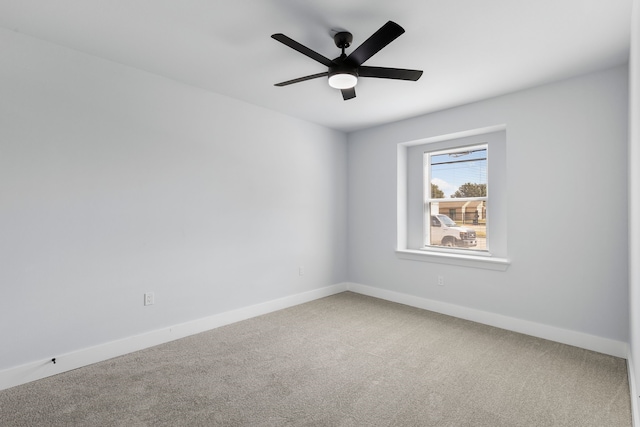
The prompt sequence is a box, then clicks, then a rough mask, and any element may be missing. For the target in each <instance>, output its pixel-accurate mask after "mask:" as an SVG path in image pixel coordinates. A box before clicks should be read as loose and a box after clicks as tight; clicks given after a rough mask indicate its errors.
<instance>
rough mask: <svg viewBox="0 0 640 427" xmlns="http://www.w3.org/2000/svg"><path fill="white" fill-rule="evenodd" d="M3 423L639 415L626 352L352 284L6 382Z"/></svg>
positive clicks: (498, 420)
mask: <svg viewBox="0 0 640 427" xmlns="http://www.w3.org/2000/svg"><path fill="white" fill-rule="evenodd" d="M0 425H2V426H403V427H404V426H452V427H453V426H455V427H460V426H474V427H482V426H490V427H500V426H509V427H513V426H536V427H541V426H571V427H576V426H580V427H588V426H594V427H627V426H631V409H630V396H629V385H628V381H627V370H626V363H625V361H624V360H623V359H619V358H616V357H612V356H607V355H604V354H600V353H595V352H592V351H588V350H584V349H580V348H576V347H572V346H568V345H564V344H559V343H555V342H551V341H546V340H543V339H538V338H533V337H530V336H526V335H521V334H517V333H514V332H509V331H505V330H502V329H497V328H493V327H489V326H485V325H480V324H477V323H473V322H469V321H465V320H461V319H457V318H453V317H449V316H445V315H441V314H436V313H433V312H429V311H424V310H420V309H416V308H412V307H408V306H404V305H400V304H395V303H391V302H387V301H382V300H379V299H375V298H371V297H367V296H363V295H358V294H354V293H350V292H345V293H341V294H338V295H334V296H331V297H327V298H323V299H320V300H316V301H313V302H310V303H306V304H302V305H299V306H296V307H292V308H289V309H285V310H281V311H278V312H274V313H270V314H267V315H264V316H260V317H256V318H253V319H249V320H245V321H242V322H238V323H234V324H232V325H228V326H224V327H221V328H218V329H215V330H212V331H208V332H204V333H201V334H198V335H194V336H190V337H187V338H183V339H180V340H176V341H173V342H170V343H167V344H163V345H159V346H156V347H152V348H148V349H145V350H142V351H138V352H135V353H131V354H127V355H125V356H121V357H117V358H114V359H110V360H107V361H104V362H101V363H96V364H94V365H91V366H87V367H83V368H80V369H77V370H74V371H70V372H66V373H64V374H60V375H56V376H53V377H49V378H45V379H42V380H39V381H35V382H32V383H28V384H24V385H21V386H18V387H13V388H11V389H8V390H4V391H0Z"/></svg>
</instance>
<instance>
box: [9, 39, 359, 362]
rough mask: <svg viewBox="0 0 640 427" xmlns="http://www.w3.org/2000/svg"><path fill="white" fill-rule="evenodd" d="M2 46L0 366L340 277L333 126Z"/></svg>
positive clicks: (341, 159) (59, 55)
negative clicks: (148, 300) (150, 296)
mask: <svg viewBox="0 0 640 427" xmlns="http://www.w3.org/2000/svg"><path fill="white" fill-rule="evenodd" d="M0 46H1V47H2V67H0V194H1V209H0V224H1V226H0V286H1V292H2V294H1V297H0V337H1V338H0V339H1V341H0V370H2V369H6V368H9V367H12V366H15V365H18V364H23V363H27V362H30V361H34V360H41V359H43V358H44V359H46V358H47V357H52V356H53V355H56V354H63V353H67V352H70V351H74V350H77V349H81V348H84V347H88V346H92V345H96V344H101V343H105V342H109V341H111V340H116V339H119V338H123V337H128V336H132V335H136V334H139V333H143V332H145V331H150V330H154V329H158V328H162V327H165V326H170V325H174V324H177V323H181V322H185V321H188V320H192V319H198V318H202V317H205V316H209V315H213V314H216V313H220V312H224V311H228V310H232V309H234V308H239V307H245V306H249V305H251V304H256V303H259V302H263V301H269V300H273V299H275V298H280V297H284V296H287V295H293V294H297V293H300V292H304V291H307V290H312V289H318V288H321V287H325V286H328V285H332V284H336V283H340V282H343V281H345V279H346V249H345V248H346V161H347V160H346V136H345V135H344V134H343V133H340V132H335V131H331V130H328V129H326V128H323V127H320V126H317V125H313V124H310V123H306V122H303V121H300V120H297V119H293V118H290V117H287V116H284V115H281V114H277V113H274V112H271V111H268V110H265V109H262V108H258V107H254V106H251V105H248V104H245V103H241V102H238V101H235V100H232V99H229V98H226V97H223V96H219V95H216V94H212V93H208V92H205V91H202V90H200V89H196V88H193V87H189V86H186V85H182V84H180V83H177V82H174V81H171V80H168V79H164V78H162V77H158V76H154V75H151V74H148V73H145V72H142V71H139V70H135V69H132V68H128V67H124V66H121V65H118V64H114V63H110V62H107V61H104V60H101V59H98V58H94V57H90V56H87V55H84V54H81V53H78V52H75V51H72V50H68V49H65V48H62V47H59V46H56V45H52V44H48V43H44V42H41V41H37V40H35V39H31V38H28V37H25V36H23V35H20V34H17V33H14V32H10V31H5V30H2V31H0ZM299 266H304V267H305V274H304V276H299V275H298V267H299ZM147 291H152V292H154V293H155V298H156V304H155V305H154V306H151V307H144V306H143V293H144V292H147Z"/></svg>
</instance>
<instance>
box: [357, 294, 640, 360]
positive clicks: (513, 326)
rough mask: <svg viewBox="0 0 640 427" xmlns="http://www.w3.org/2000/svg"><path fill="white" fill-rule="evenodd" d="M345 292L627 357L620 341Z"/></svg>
mask: <svg viewBox="0 0 640 427" xmlns="http://www.w3.org/2000/svg"><path fill="white" fill-rule="evenodd" d="M347 289H348V290H349V291H352V292H356V293H359V294H363V295H368V296H372V297H375V298H380V299H384V300H387V301H391V302H397V303H400V304H404V305H408V306H411V307H416V308H422V309H425V310H429V311H434V312H436V313H441V314H447V315H449V316H454V317H458V318H461V319H466V320H471V321H473V322H477V323H482V324H485V325H490V326H495V327H497V328H501V329H506V330H509V331H513V332H519V333H521V334H525V335H531V336H534V337H538V338H543V339H547V340H550V341H555V342H559V343H562V344H568V345H572V346H575V347H580V348H584V349H587V350H592V351H597V352H598V353H604V354H608V355H611V356H616V357H620V358H623V359H626V358H627V356H628V351H629V350H628V347H629V346H628V344H627V343H626V342H622V341H616V340H612V339H608V338H602V337H598V336H595V335H589V334H585V333H582V332H576V331H571V330H568V329H562V328H556V327H554V326H548V325H543V324H540V323H535V322H531V321H528V320H522V319H517V318H515V317H509V316H503V315H501V314H496V313H490V312H487V311H482V310H476V309H473V308H468V307H463V306H460V305H455V304H449V303H446V302H441V301H435V300H430V299H427V298H421V297H416V296H413V295H408V294H403V293H400V292H395V291H389V290H386V289H380V288H374V287H372V286H367V285H362V284H359V283H348V284H347Z"/></svg>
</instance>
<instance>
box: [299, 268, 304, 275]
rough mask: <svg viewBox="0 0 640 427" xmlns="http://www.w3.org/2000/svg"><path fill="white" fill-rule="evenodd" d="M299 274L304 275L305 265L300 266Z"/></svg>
mask: <svg viewBox="0 0 640 427" xmlns="http://www.w3.org/2000/svg"><path fill="white" fill-rule="evenodd" d="M298 275H300V276H304V267H298Z"/></svg>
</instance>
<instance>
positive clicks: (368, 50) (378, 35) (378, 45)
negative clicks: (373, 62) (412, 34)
mask: <svg viewBox="0 0 640 427" xmlns="http://www.w3.org/2000/svg"><path fill="white" fill-rule="evenodd" d="M402 33H404V28H402V27H401V26H400V25H398V24H396V23H395V22H393V21H389V22H387V23H386V24H384V25H383V26H382V27H380V29H379V30H378V31H376V32H375V33H373V35H372V36H371V37H369V38H368V39H367V40H365V41H364V43H362V44H361V45H360V46H358V48H357V49H356V50H354V51H353V52H351V55H349V58H348V59H349V60H350V61H351V62H354V63H355V64H356V65H362V64H364V62H365V61H366V60H367V59H369V58H371V57H372V56H373V55H375V54H376V53H378V52H379V51H380V50H381V49H382V48H383V47H385V46H386V45H388V44H389V43H391V42H392V41H394V40H395V39H397V38H398V37H399V36H400V35H401V34H402Z"/></svg>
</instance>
